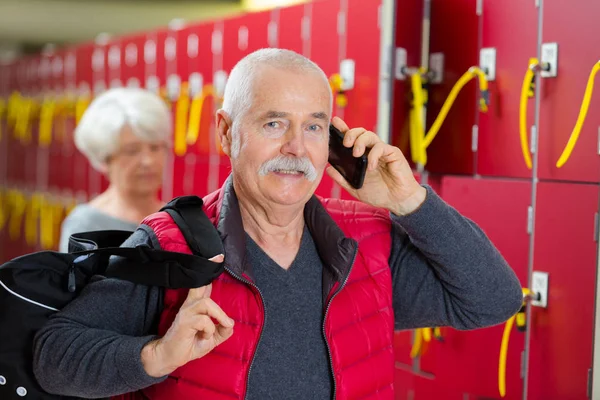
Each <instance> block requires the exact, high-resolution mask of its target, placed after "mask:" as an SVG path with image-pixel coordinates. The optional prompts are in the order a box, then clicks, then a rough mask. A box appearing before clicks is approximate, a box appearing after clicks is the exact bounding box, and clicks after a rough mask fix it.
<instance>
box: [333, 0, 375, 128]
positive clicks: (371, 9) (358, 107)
mask: <svg viewBox="0 0 600 400" xmlns="http://www.w3.org/2000/svg"><path fill="white" fill-rule="evenodd" d="M380 5H381V1H362V0H349V1H348V17H347V18H348V22H347V39H346V41H347V50H346V55H345V58H348V59H351V60H354V62H355V78H354V88H353V89H352V90H349V91H348V94H347V97H348V105H347V106H346V108H345V110H344V117H345V118H344V119H345V121H346V123H347V124H348V126H350V127H360V126H362V127H364V128H366V129H368V130H371V131H373V132H375V129H376V126H377V94H378V91H379V79H378V77H379V43H380V41H381V40H380V30H379V10H380ZM338 68H339V67H338Z"/></svg>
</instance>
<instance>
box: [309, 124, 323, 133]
mask: <svg viewBox="0 0 600 400" xmlns="http://www.w3.org/2000/svg"><path fill="white" fill-rule="evenodd" d="M320 129H321V127H320V126H319V125H311V126H309V127H308V130H309V131H313V132H317V131H319V130H320Z"/></svg>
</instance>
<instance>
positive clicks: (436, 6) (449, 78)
mask: <svg viewBox="0 0 600 400" xmlns="http://www.w3.org/2000/svg"><path fill="white" fill-rule="evenodd" d="M476 4H477V0H452V1H434V2H432V3H431V39H430V53H442V54H443V56H444V69H443V78H442V79H443V81H442V83H440V84H431V85H430V86H429V88H430V91H429V98H428V100H429V101H428V109H427V126H428V127H431V124H432V123H433V121H435V119H436V117H437V116H438V114H439V112H440V110H441V108H442V105H443V104H444V102H445V101H446V99H447V97H448V94H450V91H451V90H452V88H453V86H454V85H455V84H456V82H457V81H458V80H459V79H460V77H461V76H462V74H464V73H465V72H467V70H468V69H469V68H470V67H471V66H474V65H478V63H479V61H478V60H479V51H478V41H479V16H478V15H477V13H476V6H477V5H476ZM477 102H478V90H477V79H473V80H472V81H471V82H469V83H468V84H467V85H466V86H465V87H464V88H463V89H462V91H461V92H460V94H459V96H458V97H457V99H456V101H455V102H454V105H453V106H452V109H451V110H450V113H449V114H448V116H447V117H446V120H445V121H444V124H443V125H442V128H441V129H440V131H439V132H438V134H437V136H436V138H435V140H434V141H433V142H432V143H431V145H430V147H429V148H428V149H427V154H428V161H427V165H426V168H427V170H428V171H432V172H437V173H447V174H472V173H473V168H474V157H473V152H472V151H471V137H472V127H473V125H475V124H476V115H477Z"/></svg>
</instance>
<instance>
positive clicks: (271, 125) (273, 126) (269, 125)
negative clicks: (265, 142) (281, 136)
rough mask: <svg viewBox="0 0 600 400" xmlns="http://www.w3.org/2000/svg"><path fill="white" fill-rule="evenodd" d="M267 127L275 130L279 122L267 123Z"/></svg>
mask: <svg viewBox="0 0 600 400" xmlns="http://www.w3.org/2000/svg"><path fill="white" fill-rule="evenodd" d="M267 127H268V128H274V129H277V128H279V122H278V121H271V122H268V123H267Z"/></svg>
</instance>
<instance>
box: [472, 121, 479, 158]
mask: <svg viewBox="0 0 600 400" xmlns="http://www.w3.org/2000/svg"><path fill="white" fill-rule="evenodd" d="M478 145H479V126H478V125H473V127H472V128H471V151H472V152H473V153H475V152H476V151H477V146H478Z"/></svg>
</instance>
